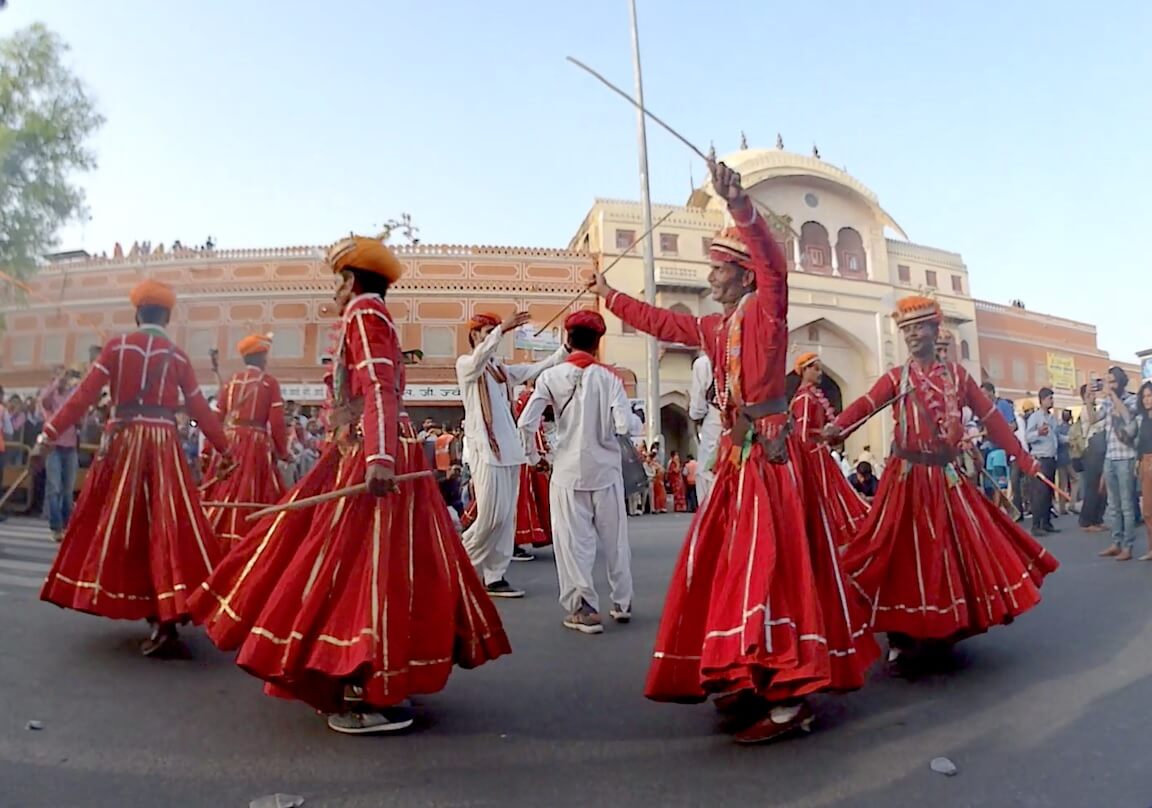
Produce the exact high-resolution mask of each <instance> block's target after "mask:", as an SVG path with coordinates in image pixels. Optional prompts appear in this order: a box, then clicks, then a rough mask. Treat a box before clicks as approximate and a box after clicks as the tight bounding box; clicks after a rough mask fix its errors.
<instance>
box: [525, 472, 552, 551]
mask: <svg viewBox="0 0 1152 808" xmlns="http://www.w3.org/2000/svg"><path fill="white" fill-rule="evenodd" d="M528 476H529V477H530V478H531V479H532V494H533V496H534V498H535V500H536V515H537V516H538V517H539V520H540V530H541V533H542V535H543V537H542V539H541V540H540V541H539V542H537V543H535V545H534V546H536V547H544V546H547V545H549V544H551V543H552V506H551V505H550V504H549V501H550V500H549V495H548V486H549V484H550V480H549V476H548V472H545V471H538V470H537V469H529V472H528Z"/></svg>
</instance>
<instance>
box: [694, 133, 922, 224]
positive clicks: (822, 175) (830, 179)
mask: <svg viewBox="0 0 1152 808" xmlns="http://www.w3.org/2000/svg"><path fill="white" fill-rule="evenodd" d="M777 143H778V144H780V143H782V141H780V140H778V141H777ZM813 151H814V152H815V151H816V150H815V149H813ZM721 160H722V161H723V162H724V163H725V164H727V165H728V166H729V167H731V168H733V169H735V170H736V171H738V172H740V176H741V177H742V178H743V181H744V187H745V188H746V189H748V190H749V192H752V191H753V189H754V188H755V187H756V186H757V185H759V184H760V183H763V182H765V181H767V180H776V179H794V180H802V181H803V184H805V185H810V186H812V187H813V188H815V189H819V188H820V187H826V188H834V189H836V190H838V191H840V192H842V193H846V194H848V195H849V196H851V197H854V198H855V199H857V200H858V201H859V202H861V203H863V204H864V205H865V206H866V207H867V208H869V209H870V210H871V212H872V214H873V215H874V216H875V218H876V220H877V221H878V222H879V223H880V224H882V225H883V226H884V227H888V228H890V229H891V230H892V231H893V232H894V233H896V234H898V235H899V236H900V237H901V238H902V239H904V240H905V241H908V240H910V239H909V238H908V235H907V234H906V233H905V232H904V229H903V228H902V227H901V226H900V225H899V224H898V223H897V222H896V220H895V219H894V218H892V216H891V215H890V214H889V213H888V212H887V211H886V210H884V208H882V207H881V206H880V201H879V199H878V198H877V196H876V193H875V192H874V191H872V189H871V188H869V187H868V186H866V185H865V184H864V183H862V182H860V180H858V179H856V178H855V177H853V176H852V175H851V174H849V173H848V172H847V171H845V170H843V169H840V168H837V167H836V166H834V165H832V164H831V163H829V162H827V161H825V160H822V159H820V158H819V157H815V156H810V155H804V154H797V153H795V152H790V151H786V150H785V149H783V148H782V147H778V148H773V149H740V150H739V151H735V152H732V153H730V154H727V155H724V156H723V157H721ZM753 195H754V196H755V195H756V194H755V193H753ZM688 205H689V206H691V207H697V208H710V209H719V208H721V207H722V206H721V203H720V202H719V200H717V199H715V194H714V193H713V191H712V184H711V182H707V183H705V184H704V185H702V186H701V187H699V188H697V189H696V190H695V191H693V192H692V195H691V197H690V198H689V200H688Z"/></svg>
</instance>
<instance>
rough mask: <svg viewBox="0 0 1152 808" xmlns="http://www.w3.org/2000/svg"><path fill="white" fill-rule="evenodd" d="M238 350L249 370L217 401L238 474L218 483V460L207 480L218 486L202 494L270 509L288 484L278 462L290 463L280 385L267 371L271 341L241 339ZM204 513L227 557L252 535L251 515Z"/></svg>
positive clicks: (222, 511)
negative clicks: (246, 537) (234, 547)
mask: <svg viewBox="0 0 1152 808" xmlns="http://www.w3.org/2000/svg"><path fill="white" fill-rule="evenodd" d="M236 348H237V350H238V351H239V353H240V356H242V357H243V358H244V365H245V367H244V370H242V371H240V372H239V373H237V374H236V375H234V376H233V377H232V378H231V379H229V380H228V384H226V385H225V386H224V389H223V390H222V391H221V393H220V399H219V407H220V412H222V413H224V427H225V429H226V430H227V432H228V438H229V441H230V442H231V446H232V458H233V459H234V460H235V461H236V470H235V472H234V473H232V474H229V475H228V476H227V477H225V478H223V479H220V474H219V471H218V470H217V468H216V466H217V465H218V462H217V461H215V460H214V461H213V463H212V465H211V466H210V467H209V468H208V480H209V481H212V480H215V482H214V483H212V484H211V485H210V486H209V487H208V489H207V490H206V491H205V492H204V500H205V501H206V502H228V503H234V502H251V503H255V504H257V505H268V504H271V503H273V502H277V501H278V500H279V499H280V497H282V496H283V495H284V481H283V480H282V479H281V477H280V470H279V469H278V468H277V467H276V461H277V460H287V459H288V430H287V428H286V427H285V425H284V400H283V398H281V396H280V382H278V381H276V379H275V377H274V376H272V375H271V374H270V373H268V372H267V371H266V370H265V368H266V367H267V364H268V351H269V350H270V349H271V348H272V340H271V339H270V338H269V337H266V336H264V335H262V334H252V335H250V336H247V337H245V338H244V339H242V340H240V343H239V344H238V345H237V346H236ZM205 513H206V514H207V516H208V522H209V524H211V525H212V529H213V530H214V531H215V532H216V536H217V538H219V539H220V545H221V549H222V551H223V553H224V554H225V555H227V554H228V552H229V551H230V550H231V549H232V547H233V545H234V544H235V543H236V542H238V541H240V539H242V538H244V535H245V534H246V533H247V532H248V528H249V525H248V524H247V523H246V522H245V521H244V517H245V515H246V514H247V513H251V511H244V510H242V509H240V508H223V507H214V508H206V509H205Z"/></svg>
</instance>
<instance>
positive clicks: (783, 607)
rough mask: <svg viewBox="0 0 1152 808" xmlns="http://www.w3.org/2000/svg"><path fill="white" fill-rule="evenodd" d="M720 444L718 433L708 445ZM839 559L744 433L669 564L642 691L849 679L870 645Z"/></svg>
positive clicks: (856, 681) (665, 695)
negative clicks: (739, 451)
mask: <svg viewBox="0 0 1152 808" xmlns="http://www.w3.org/2000/svg"><path fill="white" fill-rule="evenodd" d="M730 446H731V444H730V442H729V439H728V437H727V436H725V437H724V438H723V439H722V440H721V444H720V449H719V452H718V455H717V456H718V457H722V458H723V457H727V456H728V453H729V450H730ZM794 455H795V448H793V456H794ZM838 562H839V559H838V553H837V549H836V547H835V545H834V543H833V542H832V541H830V540H829V538H828V537H827V536H810V535H809V533H808V531H807V529H806V526H805V518H804V510H803V505H802V501H801V492H800V482H799V480H798V478H797V476H796V470H795V467H794V465H793V463H792V462H789V463H786V464H775V463H770V462H768V460H767V459H766V457H765V456H764V454H763V452H762V449H761V447H760V445H759V444H754V445H753V447H752V450H751V454H750V455H749V457H748V458H747V460H746V461H745V462H744V463H743V464H741V465H736V464H733V463H730V462H723V463H721V464H720V468H719V469H718V471H717V476H716V483H715V487H714V489H713V491H712V493H711V495H710V496H709V498H708V501H707V503H706V505H705V507H704V508H703V509H702V510H701V511H699V512H698V513H697V514H696V516H695V518H694V519H693V521H692V526H691V528H690V529H689V531H688V537H687V539H686V540H685V543H684V547H683V548H682V550H681V552H680V558H679V560H678V562H677V564H676V569H675V572H674V573H673V575H672V583H671V586H670V588H669V591H668V597H667V600H666V602H665V606H664V614H663V616H662V617H661V621H660V628H659V631H658V632H657V636H656V649H655V652H654V654H653V660H652V664H651V667H650V668H649V671H648V681H647V685H646V687H645V695H646V696H647V697H648V698H650V699H653V700H656V701H673V702H689V703H690V702H698V701H702V700H704V699H705V698H707V696H708V695H709V694H710V693H729V692H734V691H738V690H753V691H755V692H756V693H757V694H759V695H760V696H761V697H763V698H765V699H768V700H770V701H782V700H786V699H791V698H797V697H800V696H805V695H808V694H810V693H815V692H819V691H846V690H854V689H856V688H859V687H860V686H861V685H863V683H864V676H865V673H866V671H867V669H868V666H869V665H871V664H872V662H873V661H874V660H875V659H876V657H877V656H878V654H879V649H878V647H877V646H876V643H875V641H874V640H873V639H872V637H871V635H870V633H869V632H868V630H867V624H866V609H865V604H864V603H863V601H862V599H859V598H858V596H856V595H855V593H853V592H852V591H851V587H850V586H849V585H848V584H847V582H846V581H845V579H844V576H843V575H842V573H841V571H840V567H839V563H838Z"/></svg>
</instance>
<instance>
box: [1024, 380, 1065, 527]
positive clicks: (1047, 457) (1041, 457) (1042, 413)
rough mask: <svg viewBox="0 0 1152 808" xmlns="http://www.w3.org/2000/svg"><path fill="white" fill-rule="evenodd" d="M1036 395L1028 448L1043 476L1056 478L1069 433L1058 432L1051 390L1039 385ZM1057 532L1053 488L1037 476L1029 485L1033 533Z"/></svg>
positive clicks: (1028, 431)
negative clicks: (1038, 462) (1061, 444)
mask: <svg viewBox="0 0 1152 808" xmlns="http://www.w3.org/2000/svg"><path fill="white" fill-rule="evenodd" d="M1037 397H1038V398H1039V399H1040V406H1039V407H1038V408H1037V409H1036V411H1035V412H1033V413H1032V414H1031V415H1029V416H1028V425H1027V432H1026V434H1027V436H1028V451H1029V452H1031V454H1032V456H1033V457H1034V458H1036V459H1037V460H1038V461H1040V469H1041V470H1042V471H1043V472H1044V476H1045V477H1047V478H1048V479H1049V480H1055V479H1056V458H1057V455H1058V454H1059V453H1060V443H1061V441H1063V442H1065V443H1066V442H1067V441H1068V435H1067V433H1065V434H1063V435H1062V434H1060V419H1059V418H1057V417H1056V416H1055V415H1053V414H1052V404H1053V393H1052V390H1051V389H1050V388H1047V387H1041V388H1040V392H1039V394H1038V396H1037ZM1059 532H1060V531H1059V530H1057V529H1056V528H1054V527H1052V489H1051V488H1049V487H1048V485H1047V484H1045V483H1044V481H1043V480H1041V479H1040V478H1039V477H1037V478H1036V480H1035V481H1034V483H1033V487H1032V535H1033V536H1037V537H1040V538H1043V537H1044V535H1045V534H1047V533H1059Z"/></svg>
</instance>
